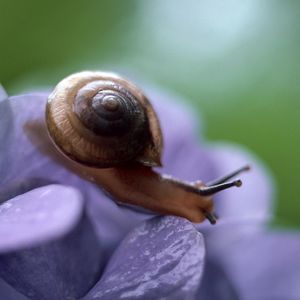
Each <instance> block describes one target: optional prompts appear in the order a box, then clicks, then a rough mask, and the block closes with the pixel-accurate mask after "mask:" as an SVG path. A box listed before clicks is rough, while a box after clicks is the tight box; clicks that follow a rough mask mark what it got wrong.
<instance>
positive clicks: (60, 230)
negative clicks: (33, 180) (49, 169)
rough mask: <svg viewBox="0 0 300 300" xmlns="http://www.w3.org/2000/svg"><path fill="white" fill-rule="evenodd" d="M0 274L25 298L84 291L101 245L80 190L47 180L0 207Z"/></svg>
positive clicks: (94, 273) (93, 273) (73, 294)
mask: <svg viewBox="0 0 300 300" xmlns="http://www.w3.org/2000/svg"><path fill="white" fill-rule="evenodd" d="M0 240H1V244H0V275H1V277H2V278H3V279H4V280H5V281H6V282H8V283H9V284H10V285H12V286H13V287H14V288H16V289H17V290H18V291H20V292H21V293H23V294H24V295H26V296H28V297H29V298H30V299H38V300H44V299H45V300H48V299H49V300H50V299H51V300H53V299H56V300H59V299H61V300H65V299H73V298H76V297H77V298H78V297H82V296H84V294H85V293H86V292H87V291H88V290H89V289H90V288H91V286H92V285H93V284H94V283H95V281H96V280H97V279H98V277H99V274H100V271H101V265H102V264H101V263H102V261H101V259H102V257H101V249H100V246H99V243H98V240H97V237H96V235H95V232H94V229H93V227H92V225H91V223H90V221H89V219H88V218H87V216H86V214H85V213H84V203H83V200H82V197H81V195H80V193H78V192H77V191H76V190H75V189H73V188H70V187H65V186H61V185H49V186H44V187H41V188H37V189H34V190H32V191H30V192H27V193H25V194H22V195H19V196H17V197H15V198H13V199H11V200H9V201H7V202H5V203H3V204H2V205H1V206H0Z"/></svg>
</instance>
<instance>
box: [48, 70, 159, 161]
mask: <svg viewBox="0 0 300 300" xmlns="http://www.w3.org/2000/svg"><path fill="white" fill-rule="evenodd" d="M46 121H47V126H48V131H49V134H50V136H51V138H52V139H53V141H54V142H55V144H56V146H57V147H58V148H59V149H60V150H61V151H62V152H63V153H64V154H66V155H67V156H68V157H69V158H71V159H73V160H75V161H77V162H80V163H82V164H85V165H89V166H95V167H112V166H115V165H118V164H122V163H127V162H130V161H137V162H141V163H143V164H145V165H151V166H154V165H160V153H161V148H162V138H161V132H160V127H159V123H158V120H157V117H156V115H155V112H154V110H153V108H152V106H151V105H150V103H149V101H148V100H147V98H146V97H145V96H144V95H143V93H142V92H141V91H140V90H139V89H138V88H137V87H135V86H134V85H133V84H131V83H130V82H129V81H127V80H125V79H123V78H121V77H119V76H117V75H115V74H112V73H104V72H88V71H87V72H81V73H76V74H74V75H71V76H69V77H67V78H65V79H63V80H62V81H61V82H60V83H59V84H58V85H57V86H56V88H55V90H54V91H53V92H52V94H51V95H50V96H49V98H48V102H47V108H46Z"/></svg>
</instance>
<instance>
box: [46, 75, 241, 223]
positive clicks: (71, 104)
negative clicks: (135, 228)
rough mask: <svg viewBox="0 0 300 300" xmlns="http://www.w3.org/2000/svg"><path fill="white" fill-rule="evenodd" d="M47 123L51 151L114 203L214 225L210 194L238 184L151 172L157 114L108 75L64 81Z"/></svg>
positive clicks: (158, 137) (157, 141) (156, 152)
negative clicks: (207, 182)
mask: <svg viewBox="0 0 300 300" xmlns="http://www.w3.org/2000/svg"><path fill="white" fill-rule="evenodd" d="M46 123H47V128H48V132H49V135H50V137H51V139H52V141H53V142H54V144H55V145H56V147H57V148H58V149H59V150H60V151H61V152H62V153H63V154H64V155H65V156H67V157H68V158H69V159H71V160H72V161H74V162H77V168H78V170H80V172H81V173H83V174H87V177H88V178H92V180H93V181H95V182H96V183H97V184H99V185H100V186H101V187H102V188H104V189H105V190H106V191H107V192H109V193H110V194H111V195H112V197H113V198H114V199H115V200H117V201H121V202H124V203H128V204H133V205H138V206H142V207H144V208H146V209H150V210H153V211H155V212H158V213H162V214H172V215H177V216H182V217H185V218H187V219H189V220H190V221H193V222H202V221H203V220H204V219H205V218H207V219H209V221H210V222H211V223H215V221H216V220H215V217H214V215H213V214H212V210H213V202H212V198H211V194H212V193H214V192H217V191H219V190H222V189H225V188H226V185H227V187H229V185H230V186H233V185H236V186H237V185H238V184H237V182H234V183H226V184H223V182H219V183H218V185H217V186H216V185H215V186H210V187H206V186H205V185H204V184H203V183H201V182H200V183H199V182H196V183H187V182H183V181H180V180H177V179H173V178H171V177H170V176H166V175H161V174H159V173H157V172H155V171H154V170H153V169H152V167H156V166H161V160H160V157H161V152H162V147H163V139H162V133H161V129H160V125H159V121H158V118H157V116H156V113H155V111H154V109H153V107H152V105H151V103H150V101H149V100H148V99H147V97H146V96H145V95H144V94H143V93H142V91H140V90H139V89H138V88H137V87H136V86H135V85H133V84H132V83H131V82H129V81H128V80H126V79H123V78H121V77H120V76H118V75H116V74H113V73H106V72H91V71H85V72H80V73H76V74H73V75H71V76H69V77H66V78H65V79H63V80H62V81H61V82H60V83H59V84H58V85H57V86H56V88H55V89H54V91H53V92H52V93H51V94H50V96H49V98H48V101H47V106H46ZM227 177H228V176H227ZM228 178H229V177H228ZM228 178H227V179H228Z"/></svg>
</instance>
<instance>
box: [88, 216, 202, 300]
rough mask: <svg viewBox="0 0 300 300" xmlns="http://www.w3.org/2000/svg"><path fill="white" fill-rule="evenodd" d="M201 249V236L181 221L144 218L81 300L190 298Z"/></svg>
mask: <svg viewBox="0 0 300 300" xmlns="http://www.w3.org/2000/svg"><path fill="white" fill-rule="evenodd" d="M204 252H205V250H204V242H203V238H202V236H201V234H200V233H198V232H197V231H196V230H195V228H194V226H193V225H192V224H191V223H190V222H188V221H187V220H185V219H183V218H178V217H173V216H169V217H156V218H153V219H151V220H148V221H146V222H144V223H142V224H141V225H140V226H139V227H136V228H135V229H134V230H133V231H131V232H130V233H129V234H128V235H127V237H126V238H125V239H124V240H123V241H122V243H121V245H120V246H119V247H118V249H117V250H116V252H115V253H114V254H113V256H112V258H111V260H110V262H109V264H108V266H107V268H106V269H105V271H104V273H103V276H102V278H101V280H100V281H99V282H98V283H97V285H96V286H95V287H94V288H93V289H92V291H91V292H90V293H89V294H88V295H87V297H86V298H85V300H90V299H101V300H104V299H145V300H146V299H149V300H150V299H193V296H194V293H195V291H196V289H197V287H198V285H199V282H200V279H201V275H202V271H203V260H204Z"/></svg>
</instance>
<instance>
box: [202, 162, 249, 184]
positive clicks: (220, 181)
mask: <svg viewBox="0 0 300 300" xmlns="http://www.w3.org/2000/svg"><path fill="white" fill-rule="evenodd" d="M249 170H250V166H249V165H246V166H243V167H241V168H239V169H237V170H235V171H233V172H232V173H229V174H227V175H225V176H223V177H221V178H218V179H216V180H213V181H210V182H208V183H207V184H206V185H207V186H213V185H217V184H221V183H224V182H226V181H227V180H229V179H232V178H233V177H235V176H237V175H239V174H241V173H243V172H247V171H249Z"/></svg>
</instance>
